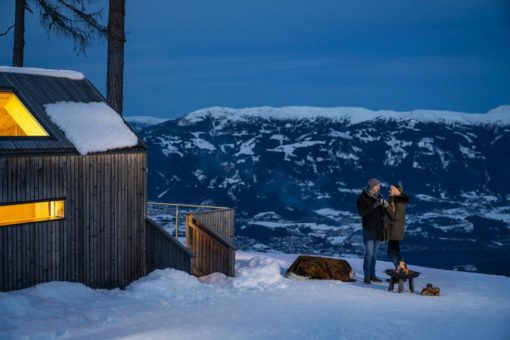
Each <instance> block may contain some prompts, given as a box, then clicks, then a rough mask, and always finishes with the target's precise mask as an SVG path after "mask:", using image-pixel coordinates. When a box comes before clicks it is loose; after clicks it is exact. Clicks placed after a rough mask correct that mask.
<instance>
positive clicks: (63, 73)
mask: <svg viewBox="0 0 510 340" xmlns="http://www.w3.org/2000/svg"><path fill="white" fill-rule="evenodd" d="M0 72H5V73H22V74H31V75H38V76H49V77H58V78H68V79H73V80H83V79H85V76H84V75H83V73H80V72H76V71H69V70H51V69H45V68H35V67H14V66H0Z"/></svg>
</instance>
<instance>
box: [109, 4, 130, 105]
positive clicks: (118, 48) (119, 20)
mask: <svg viewBox="0 0 510 340" xmlns="http://www.w3.org/2000/svg"><path fill="white" fill-rule="evenodd" d="M109 7H110V8H109V14H108V65H107V70H106V78H107V80H106V88H107V89H106V91H107V92H106V98H107V101H108V105H110V106H111V107H112V108H113V109H114V110H115V111H117V112H118V113H119V114H121V115H122V99H123V95H122V88H123V85H124V43H125V41H126V36H125V33H124V18H125V15H126V1H125V0H110V2H109Z"/></svg>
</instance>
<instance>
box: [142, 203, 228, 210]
mask: <svg viewBox="0 0 510 340" xmlns="http://www.w3.org/2000/svg"><path fill="white" fill-rule="evenodd" d="M147 204H153V205H162V206H169V207H184V208H199V209H230V208H228V207H221V206H215V205H198V204H184V203H164V202H147Z"/></svg>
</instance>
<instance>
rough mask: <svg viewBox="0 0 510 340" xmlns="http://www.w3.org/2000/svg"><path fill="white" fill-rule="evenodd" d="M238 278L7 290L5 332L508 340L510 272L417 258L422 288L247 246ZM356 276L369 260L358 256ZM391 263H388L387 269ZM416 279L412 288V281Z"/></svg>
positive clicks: (0, 321) (169, 273)
mask: <svg viewBox="0 0 510 340" xmlns="http://www.w3.org/2000/svg"><path fill="white" fill-rule="evenodd" d="M236 257H237V258H236V278H228V277H225V276H224V275H222V274H218V273H215V274H211V275H209V276H206V277H203V278H201V279H200V280H199V279H197V278H195V277H193V276H190V275H188V274H186V273H183V272H180V271H177V270H172V269H165V270H156V271H154V272H152V273H151V274H149V275H148V276H146V277H144V278H141V279H140V280H138V281H136V282H134V283H132V284H131V285H130V286H129V287H127V288H126V289H125V290H119V289H114V290H100V289H90V288H87V287H85V286H84V285H82V284H79V283H69V282H50V283H45V284H39V285H37V286H35V287H33V288H28V289H24V290H19V291H14V292H8V293H0V310H1V311H2V313H0V338H1V339H22V338H38V339H47V338H96V339H111V338H122V339H390V338H393V339H404V338H406V339H409V338H415V339H445V338H446V339H508V338H509V337H510V278H508V277H503V276H492V275H484V274H476V273H465V272H455V271H445V270H439V269H431V268H420V267H414V268H413V269H415V270H418V271H420V272H421V273H422V275H421V276H420V277H419V278H418V279H417V280H416V283H415V286H416V288H417V290H420V289H421V288H422V287H424V286H425V284H426V283H428V282H431V283H433V284H434V285H435V286H439V287H440V288H441V293H442V295H441V296H439V297H425V296H420V295H418V294H417V293H415V294H411V293H409V292H408V291H407V290H406V291H404V293H402V294H398V293H396V292H388V291H387V283H384V284H372V285H364V284H363V283H362V282H360V281H359V280H358V281H357V282H355V283H342V282H339V281H316V280H291V279H286V278H285V277H284V276H283V275H282V274H283V273H284V271H285V270H286V269H287V268H288V267H289V265H290V264H291V263H292V261H293V260H294V259H295V257H296V256H295V255H286V254H260V253H245V252H237V254H236ZM347 260H348V261H349V263H350V264H351V265H352V266H353V268H354V271H355V274H356V276H357V277H358V278H359V277H361V276H362V271H361V267H362V260H361V259H357V258H348V259H347ZM389 266H390V265H389V263H387V262H378V268H377V269H378V275H380V276H381V277H383V274H382V271H383V270H384V269H385V268H388V267H389ZM406 288H407V287H406Z"/></svg>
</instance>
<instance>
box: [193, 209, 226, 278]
mask: <svg viewBox="0 0 510 340" xmlns="http://www.w3.org/2000/svg"><path fill="white" fill-rule="evenodd" d="M218 212H219V211H218ZM232 217H233V215H232ZM186 245H187V247H188V248H190V249H191V250H192V252H193V274H194V275H196V276H202V275H208V274H211V273H215V272H219V273H223V274H225V275H228V276H232V277H233V276H235V247H234V246H233V244H232V243H231V242H230V240H226V239H224V238H223V237H222V236H221V235H220V234H219V233H217V232H216V231H214V230H211V229H210V228H209V226H208V225H206V224H205V223H203V221H201V220H199V219H198V218H196V217H195V214H186Z"/></svg>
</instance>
